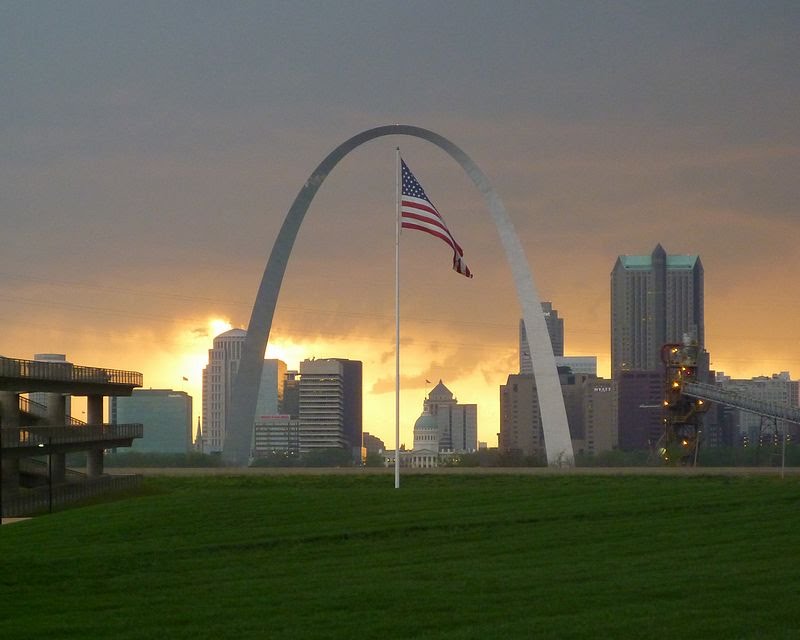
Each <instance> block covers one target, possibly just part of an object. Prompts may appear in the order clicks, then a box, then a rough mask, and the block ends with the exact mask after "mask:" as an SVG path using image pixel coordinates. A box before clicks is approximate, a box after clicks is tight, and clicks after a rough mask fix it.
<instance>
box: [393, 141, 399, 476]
mask: <svg viewBox="0 0 800 640" xmlns="http://www.w3.org/2000/svg"><path fill="white" fill-rule="evenodd" d="M395 156H396V167H395V172H394V191H395V204H394V207H395V223H394V296H395V299H394V328H395V345H394V488H395V489H399V488H400V147H397V150H396V154H395Z"/></svg>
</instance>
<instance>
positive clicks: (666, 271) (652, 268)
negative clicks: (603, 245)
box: [611, 244, 708, 376]
mask: <svg viewBox="0 0 800 640" xmlns="http://www.w3.org/2000/svg"><path fill="white" fill-rule="evenodd" d="M703 307H704V292H703V265H702V263H701V261H700V256H697V255H667V253H666V251H665V250H664V248H663V247H662V246H661V245H660V244H659V245H657V246H656V248H655V249H654V250H653V252H652V253H651V254H650V255H649V256H619V257H618V258H617V261H616V263H615V264H614V268H613V270H612V272H611V370H612V375H613V376H616V372H617V371H621V370H654V369H660V368H662V363H661V357H660V353H661V347H662V346H663V345H664V344H667V343H680V342H681V341H682V339H683V336H684V334H688V335H689V336H691V337H692V338H693V339H694V340H696V341H697V343H698V345H699V347H700V351H701V352H703V351H704V341H705V336H704V332H705V327H704V315H703V314H704V312H703ZM706 363H707V358H706ZM707 368H708V366H707V364H706V365H705V370H706V371H707Z"/></svg>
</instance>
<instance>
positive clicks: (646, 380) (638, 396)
mask: <svg viewBox="0 0 800 640" xmlns="http://www.w3.org/2000/svg"><path fill="white" fill-rule="evenodd" d="M614 382H615V383H616V385H617V395H618V398H617V405H618V414H619V418H618V426H617V428H618V437H619V448H620V449H622V450H623V451H637V450H638V451H641V450H652V449H653V448H654V447H655V446H656V444H657V443H658V441H659V439H660V438H661V436H662V435H663V433H664V408H663V404H664V371H663V369H656V370H651V371H643V370H636V371H633V370H623V371H618V372H617V374H616V375H615V377H614Z"/></svg>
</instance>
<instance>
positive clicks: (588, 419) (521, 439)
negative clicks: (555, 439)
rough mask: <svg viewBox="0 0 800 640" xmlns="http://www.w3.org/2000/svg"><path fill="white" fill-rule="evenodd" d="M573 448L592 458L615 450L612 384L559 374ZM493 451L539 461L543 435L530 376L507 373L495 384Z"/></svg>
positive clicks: (566, 372) (566, 370) (581, 375)
mask: <svg viewBox="0 0 800 640" xmlns="http://www.w3.org/2000/svg"><path fill="white" fill-rule="evenodd" d="M559 380H560V382H561V392H562V394H563V397H564V408H565V409H566V412H567V422H568V424H569V431H570V438H571V439H572V446H573V450H574V451H575V452H576V453H578V454H587V455H594V454H597V453H602V452H604V451H610V450H611V449H613V448H615V447H616V441H617V434H616V427H617V404H616V403H617V397H616V392H615V391H616V389H615V384H614V382H613V381H611V380H603V379H602V378H597V377H596V376H594V375H590V374H581V373H573V372H572V371H570V370H568V369H562V370H560V371H559ZM498 447H499V449H500V450H501V451H502V452H504V453H515V454H518V455H522V456H525V457H531V458H542V459H543V458H544V452H545V449H544V434H543V431H542V419H541V414H540V412H539V405H538V397H537V394H536V379H535V377H534V376H533V375H532V374H511V375H509V376H508V380H507V382H506V384H505V385H501V386H500V433H499V434H498Z"/></svg>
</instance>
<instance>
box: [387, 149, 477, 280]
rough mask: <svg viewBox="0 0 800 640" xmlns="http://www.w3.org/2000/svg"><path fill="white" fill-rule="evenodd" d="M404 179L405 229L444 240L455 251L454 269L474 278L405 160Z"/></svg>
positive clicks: (403, 212)
mask: <svg viewBox="0 0 800 640" xmlns="http://www.w3.org/2000/svg"><path fill="white" fill-rule="evenodd" d="M400 164H401V169H402V171H401V173H402V178H403V197H402V200H401V201H400V222H401V226H402V228H403V229H416V230H417V231H424V232H425V233H430V234H431V235H432V236H436V237H437V238H440V239H441V240H444V242H445V243H447V244H448V245H449V246H450V248H451V249H452V250H453V269H454V270H455V271H458V273H460V274H461V275H464V276H467V278H471V277H472V272H471V271H470V270H469V267H468V266H467V263H466V262H464V251H463V250H462V249H461V246H460V245H459V244H458V242H456V239H455V238H454V237H453V234H452V233H450V230H449V229H448V228H447V225H446V224H445V222H444V218H442V216H441V214H440V213H439V212H438V211H437V210H436V207H435V206H433V203H432V202H431V201H430V200H429V199H428V196H427V195H425V189H423V188H422V185H421V184H420V183H419V182H418V181H417V179H416V178H415V177H414V174H413V173H411V169H409V168H408V165H407V164H406V163H405V161H404V160H402V159H401V160H400Z"/></svg>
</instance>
